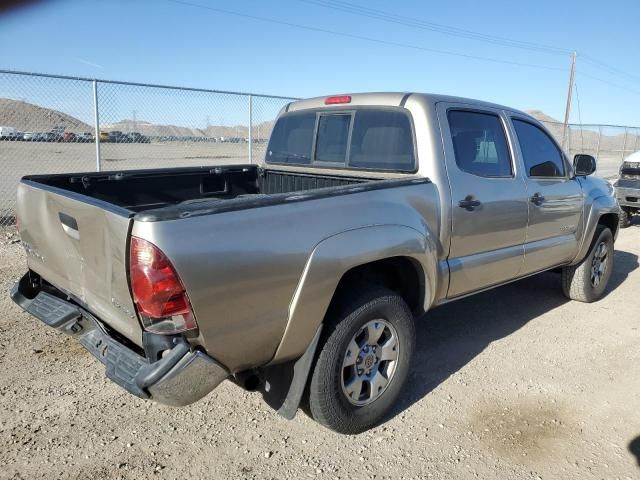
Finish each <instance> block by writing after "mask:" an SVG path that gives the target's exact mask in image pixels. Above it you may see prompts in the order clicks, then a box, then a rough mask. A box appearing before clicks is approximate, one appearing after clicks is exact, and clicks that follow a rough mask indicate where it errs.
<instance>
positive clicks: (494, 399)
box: [0, 218, 640, 480]
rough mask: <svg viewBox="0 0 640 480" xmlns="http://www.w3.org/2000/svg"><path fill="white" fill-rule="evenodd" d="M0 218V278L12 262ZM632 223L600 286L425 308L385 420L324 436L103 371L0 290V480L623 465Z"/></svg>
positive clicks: (638, 355) (254, 409)
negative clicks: (139, 388)
mask: <svg viewBox="0 0 640 480" xmlns="http://www.w3.org/2000/svg"><path fill="white" fill-rule="evenodd" d="M11 241H12V238H11V233H10V230H5V231H1V230H0V244H1V245H0V286H1V287H2V289H3V291H6V290H7V289H8V288H9V287H10V285H11V284H12V283H13V282H14V281H15V280H16V279H17V278H18V277H19V275H21V274H22V272H23V271H24V269H25V266H24V264H25V259H24V255H23V252H22V248H21V246H20V244H19V243H11ZM638 255H640V222H638V219H637V218H636V222H635V225H634V226H632V227H631V228H629V229H627V230H624V231H622V232H621V234H620V236H619V238H618V241H617V243H616V255H615V261H616V264H615V267H616V272H615V275H614V277H613V279H612V285H611V286H610V290H609V294H608V295H607V296H606V297H605V298H604V299H603V300H601V301H600V302H598V303H595V304H591V305H587V304H580V303H577V302H569V301H567V300H566V299H565V298H564V297H563V296H562V293H561V289H560V278H559V276H558V275H557V274H554V273H547V274H542V275H538V276H536V277H532V278H529V279H526V280H523V281H521V282H518V283H516V284H513V285H510V286H506V287H502V288H499V289H496V290H494V291H491V292H487V293H483V294H480V295H476V296H474V297H472V298H469V299H465V300H461V301H458V302H456V303H452V304H450V305H447V306H443V307H440V308H438V309H435V310H434V311H432V312H430V313H429V314H428V315H427V316H426V317H425V318H424V319H422V320H421V321H420V322H419V323H418V329H417V332H418V341H417V345H418V350H419V353H418V356H417V359H416V363H415V369H414V372H413V374H412V376H411V378H410V385H409V388H408V389H407V391H406V396H405V398H404V399H403V401H402V403H401V404H400V405H398V407H397V409H396V411H395V412H394V414H393V416H392V418H390V419H389V421H388V422H387V423H385V424H384V425H382V426H380V427H378V428H376V429H374V430H371V431H369V432H367V433H364V434H361V435H358V436H350V437H349V436H340V435H337V434H333V433H332V432H330V431H328V430H326V429H323V428H321V427H320V426H318V425H316V424H314V423H313V422H312V421H311V420H309V419H308V418H307V417H306V416H305V415H304V414H302V413H299V414H298V416H297V417H296V418H295V419H294V420H293V421H290V422H289V421H286V420H284V419H282V418H280V417H278V416H277V415H276V414H275V413H274V412H272V411H270V410H269V408H268V407H267V406H266V405H265V404H263V402H262V400H261V397H260V396H259V394H253V393H246V392H244V391H243V390H241V389H239V388H238V387H236V386H234V385H233V384H231V383H230V382H225V383H223V384H222V385H221V386H220V387H219V388H218V389H217V390H215V391H214V392H213V393H211V394H210V395H209V396H208V397H206V398H205V400H203V401H201V402H199V403H197V404H195V405H192V406H190V407H187V408H182V409H173V408H169V407H163V406H159V405H155V404H153V403H150V402H145V401H142V400H139V399H137V398H135V397H133V396H131V395H129V394H127V393H125V392H124V391H123V390H121V389H120V388H119V387H117V386H115V385H113V384H111V383H110V382H108V381H107V380H105V378H104V373H103V370H102V367H101V366H100V364H99V363H98V362H97V361H96V360H94V359H93V358H92V357H91V356H90V355H89V354H88V353H86V352H85V351H84V350H83V349H82V348H81V347H80V345H79V344H78V343H77V342H76V341H75V340H73V339H70V338H67V337H64V336H63V335H61V334H58V333H57V332H55V331H53V330H50V329H47V328H45V327H44V326H43V325H40V324H38V322H37V321H36V320H35V319H33V318H31V317H29V316H28V315H27V314H25V313H24V312H22V311H21V310H20V309H19V308H17V307H16V306H14V305H13V303H12V302H11V301H10V299H9V297H8V296H7V295H6V294H2V295H1V296H0V365H1V367H2V368H1V369H0V445H2V448H1V449H0V478H12V479H23V478H24V479H31V478H47V479H49V478H77V479H86V478H92V479H104V478H123V479H143V478H158V479H165V478H166V479H173V478H176V479H177V478H180V479H184V478H189V477H191V478H237V479H244V478H296V479H297V478H307V477H308V478H341V479H350V478H376V479H383V478H400V477H402V478H461V479H467V478H469V479H472V478H482V479H493V478H495V479H501V480H502V479H514V478H518V479H520V478H524V479H549V478H563V479H567V478H575V479H581V480H583V479H592V478H593V479H600V478H612V479H613V478H625V479H626V478H629V479H631V478H638V477H640V469H638V465H637V463H636V462H637V459H636V457H635V456H634V454H633V453H632V452H633V451H635V452H636V454H639V455H640V453H638V451H639V450H640V447H638V443H640V440H637V439H638V436H639V435H640V418H638V411H639V408H638V407H639V405H640V350H639V348H638V347H639V346H640V332H639V330H638V326H639V325H638V323H639V322H638V320H639V319H640V315H639V312H640V290H639V289H638V286H639V285H640V270H639V269H638Z"/></svg>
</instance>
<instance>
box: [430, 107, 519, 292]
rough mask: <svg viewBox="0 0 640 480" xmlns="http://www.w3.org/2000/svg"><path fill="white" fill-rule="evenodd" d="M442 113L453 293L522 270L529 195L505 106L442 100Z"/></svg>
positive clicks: (483, 285) (501, 279) (508, 277)
mask: <svg viewBox="0 0 640 480" xmlns="http://www.w3.org/2000/svg"><path fill="white" fill-rule="evenodd" d="M438 118H439V122H440V126H441V130H442V134H443V142H444V147H445V158H446V166H447V175H448V177H449V183H450V185H451V198H452V204H451V212H452V213H451V220H452V224H451V244H450V250H449V257H448V262H449V270H450V283H449V291H448V295H447V296H448V297H449V298H451V297H456V296H459V295H464V294H466V293H470V292H473V291H475V290H481V289H483V288H487V287H490V286H492V285H496V284H499V283H502V282H504V281H507V280H511V279H513V278H514V277H516V276H517V275H518V274H519V272H520V270H521V268H522V263H523V258H524V241H525V231H526V227H527V215H528V198H527V194H526V187H525V181H524V178H523V177H522V172H520V171H519V170H520V169H518V168H515V166H514V156H513V154H512V152H513V148H512V142H510V141H509V136H508V132H509V130H508V128H507V123H506V122H507V119H506V117H505V116H504V114H503V112H502V111H501V110H498V109H492V108H486V109H485V108H482V109H478V108H475V107H474V108H472V109H470V108H469V107H468V106H465V105H464V104H445V103H441V104H438Z"/></svg>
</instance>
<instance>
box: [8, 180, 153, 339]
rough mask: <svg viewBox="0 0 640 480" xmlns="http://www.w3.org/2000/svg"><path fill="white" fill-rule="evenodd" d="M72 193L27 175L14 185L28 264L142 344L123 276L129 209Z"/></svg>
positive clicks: (112, 325) (111, 324) (118, 329)
mask: <svg viewBox="0 0 640 480" xmlns="http://www.w3.org/2000/svg"><path fill="white" fill-rule="evenodd" d="M94 202H95V203H94V204H90V203H87V202H86V201H85V200H84V198H83V197H82V196H79V195H75V196H74V198H71V197H70V196H67V195H65V194H64V193H63V191H60V190H58V189H56V188H55V187H48V186H45V185H41V184H38V183H35V182H32V181H29V180H26V181H25V180H23V181H22V182H21V183H20V185H19V187H18V219H19V225H20V236H21V238H22V242H23V245H24V248H25V251H26V253H27V263H28V265H29V268H30V269H31V270H33V271H35V272H36V273H38V274H40V276H41V277H42V278H44V279H45V280H47V281H48V282H49V283H51V284H52V285H54V286H55V287H57V288H58V289H60V290H62V291H63V292H65V293H67V294H69V295H71V296H72V297H73V298H74V299H75V300H77V301H79V302H80V303H81V304H84V306H85V308H87V310H89V311H90V312H92V313H93V314H95V315H96V316H97V317H99V318H100V319H101V320H103V321H104V322H106V323H107V324H109V326H111V327H113V328H114V329H115V330H117V331H119V332H120V333H121V334H123V335H124V336H126V337H127V338H129V339H130V340H132V341H134V342H135V343H137V344H139V345H141V344H142V332H141V327H140V324H139V322H138V319H137V316H136V314H135V309H134V305H133V301H132V299H131V294H130V293H129V283H128V280H127V270H126V268H127V245H128V235H129V229H130V224H131V222H132V220H131V219H130V218H129V213H130V212H128V211H127V210H124V209H121V208H118V207H115V206H113V205H110V204H107V203H106V202H100V201H95V200H94Z"/></svg>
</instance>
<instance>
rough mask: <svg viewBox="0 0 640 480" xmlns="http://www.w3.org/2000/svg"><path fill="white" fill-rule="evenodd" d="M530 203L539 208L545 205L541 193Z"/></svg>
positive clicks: (532, 198) (534, 196) (535, 195)
mask: <svg viewBox="0 0 640 480" xmlns="http://www.w3.org/2000/svg"><path fill="white" fill-rule="evenodd" d="M529 201H530V202H531V203H533V204H535V205H536V206H538V207H539V206H540V205H542V204H543V203H544V197H543V196H542V195H540V194H539V193H535V194H534V195H533V197H531V198H530V199H529Z"/></svg>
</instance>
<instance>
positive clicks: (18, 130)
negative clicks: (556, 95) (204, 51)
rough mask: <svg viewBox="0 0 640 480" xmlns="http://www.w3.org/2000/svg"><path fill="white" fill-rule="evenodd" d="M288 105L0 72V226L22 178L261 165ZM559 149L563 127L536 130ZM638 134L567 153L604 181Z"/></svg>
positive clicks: (582, 130) (577, 141)
mask: <svg viewBox="0 0 640 480" xmlns="http://www.w3.org/2000/svg"><path fill="white" fill-rule="evenodd" d="M292 100H295V99H294V98H289V97H276V96H267V95H254V94H247V93H239V92H222V91H216V90H206V89H196V88H179V87H167V86H161V85H147V84H139V83H127V82H114V81H105V80H94V79H87V78H75V77H64V76H57V75H42V74H34V73H25V72H14V71H7V70H0V139H1V140H2V141H0V226H2V225H8V224H11V223H13V221H14V220H15V219H14V212H15V197H16V188H17V185H18V182H19V180H20V178H21V177H22V176H24V175H33V174H38V173H40V174H46V173H63V172H89V171H95V170H105V171H111V170H126V169H138V168H163V167H178V166H194V165H217V164H218V165H219V164H229V163H255V162H257V161H259V159H261V158H264V154H265V149H266V145H267V140H268V139H269V134H270V133H271V128H272V127H273V122H274V120H275V117H276V116H277V114H278V112H279V111H280V109H281V108H282V107H283V106H284V105H285V104H287V103H288V102H290V101H292ZM544 123H545V124H546V126H547V128H548V129H549V130H550V131H551V132H552V134H553V135H554V136H555V137H556V139H557V140H558V142H559V143H561V144H562V143H563V141H562V140H563V136H565V134H564V125H563V124H562V123H559V122H544ZM638 137H640V128H636V127H624V126H610V125H570V126H569V128H568V130H567V131H566V137H565V138H566V142H565V143H564V145H565V146H566V150H567V152H568V153H569V154H570V156H571V157H572V156H573V155H574V154H575V153H589V154H592V155H594V156H595V157H596V158H598V172H597V174H599V175H601V176H603V177H606V178H613V177H615V175H616V174H617V172H618V168H619V166H620V163H621V162H622V160H623V159H624V158H625V157H626V156H627V155H629V154H630V153H632V152H634V151H637V150H638V149H640V140H639V138H638Z"/></svg>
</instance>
